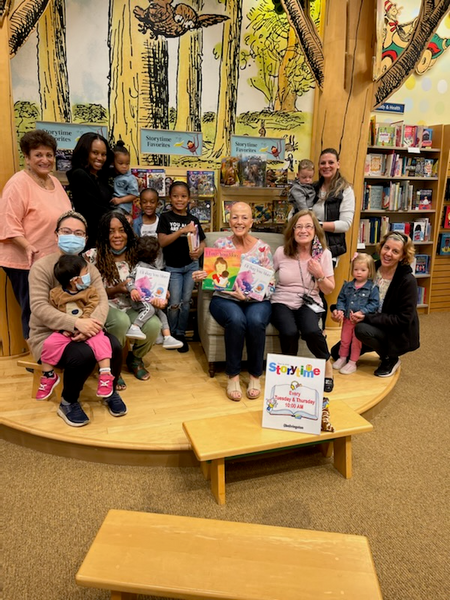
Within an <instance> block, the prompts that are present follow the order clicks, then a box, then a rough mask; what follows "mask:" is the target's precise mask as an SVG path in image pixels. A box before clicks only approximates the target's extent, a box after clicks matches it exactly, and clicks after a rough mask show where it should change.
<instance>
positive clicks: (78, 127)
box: [36, 121, 108, 150]
mask: <svg viewBox="0 0 450 600" xmlns="http://www.w3.org/2000/svg"><path fill="white" fill-rule="evenodd" d="M36 129H43V130H44V131H46V132H47V133H50V134H51V135H52V136H53V137H54V138H55V140H56V142H57V144H58V149H60V150H73V149H74V148H75V146H76V145H77V142H78V140H79V139H80V137H81V136H82V135H83V133H90V132H92V133H98V134H99V135H102V136H103V137H104V138H106V139H108V129H107V128H106V125H84V124H82V123H51V122H50V121H36Z"/></svg>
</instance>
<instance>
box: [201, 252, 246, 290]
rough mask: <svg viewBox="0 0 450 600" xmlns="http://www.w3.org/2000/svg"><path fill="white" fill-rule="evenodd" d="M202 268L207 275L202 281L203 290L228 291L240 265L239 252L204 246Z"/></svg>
mask: <svg viewBox="0 0 450 600" xmlns="http://www.w3.org/2000/svg"><path fill="white" fill-rule="evenodd" d="M203 256H204V262H203V270H204V271H206V273H207V277H206V279H204V280H203V282H202V288H203V289H204V290H210V291H211V290H215V291H221V292H226V291H228V292H230V291H232V290H233V287H234V282H235V281H236V277H237V274H238V273H239V269H240V267H241V252H240V251H239V250H226V249H223V248H205V251H204V254H203Z"/></svg>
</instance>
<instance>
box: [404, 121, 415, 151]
mask: <svg viewBox="0 0 450 600" xmlns="http://www.w3.org/2000/svg"><path fill="white" fill-rule="evenodd" d="M402 146H405V147H406V148H417V147H418V146H419V139H418V126H417V125H403V140H402Z"/></svg>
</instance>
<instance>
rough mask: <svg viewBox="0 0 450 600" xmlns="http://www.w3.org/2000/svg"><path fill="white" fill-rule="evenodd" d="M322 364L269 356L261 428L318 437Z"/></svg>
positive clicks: (307, 360) (322, 375)
mask: <svg viewBox="0 0 450 600" xmlns="http://www.w3.org/2000/svg"><path fill="white" fill-rule="evenodd" d="M324 376H325V361H324V360H323V359H318V358H303V357H301V356H284V355H282V354H270V353H269V354H268V355H267V367H266V384H265V388H264V408H263V418H262V426H263V427H267V428H269V429H281V430H284V431H297V432H298V433H312V434H317V435H319V434H320V429H321V416H322V402H323V400H322V399H323V382H324Z"/></svg>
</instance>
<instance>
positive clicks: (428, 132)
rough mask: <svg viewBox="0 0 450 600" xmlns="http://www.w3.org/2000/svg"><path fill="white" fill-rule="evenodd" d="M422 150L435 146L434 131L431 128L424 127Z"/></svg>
mask: <svg viewBox="0 0 450 600" xmlns="http://www.w3.org/2000/svg"><path fill="white" fill-rule="evenodd" d="M421 142H422V143H421V145H422V148H431V146H432V145H433V130H432V128H431V127H424V128H423V130H422V139H421Z"/></svg>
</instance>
